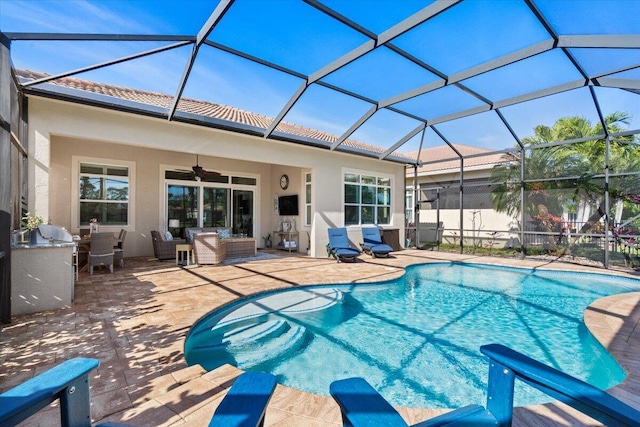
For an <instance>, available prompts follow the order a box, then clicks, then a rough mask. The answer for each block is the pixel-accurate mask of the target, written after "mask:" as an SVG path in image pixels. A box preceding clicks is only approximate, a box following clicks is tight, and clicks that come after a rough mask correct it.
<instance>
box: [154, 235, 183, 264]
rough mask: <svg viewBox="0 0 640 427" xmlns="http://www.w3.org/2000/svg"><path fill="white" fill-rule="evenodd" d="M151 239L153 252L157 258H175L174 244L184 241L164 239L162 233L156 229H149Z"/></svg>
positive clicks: (180, 243)
mask: <svg viewBox="0 0 640 427" xmlns="http://www.w3.org/2000/svg"><path fill="white" fill-rule="evenodd" d="M151 239H152V240H153V253H154V255H155V257H156V258H158V259H176V245H182V244H184V243H186V241H185V240H184V239H173V240H165V239H164V235H163V234H162V233H160V232H159V231H156V230H151Z"/></svg>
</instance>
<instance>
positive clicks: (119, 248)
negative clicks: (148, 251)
mask: <svg viewBox="0 0 640 427" xmlns="http://www.w3.org/2000/svg"><path fill="white" fill-rule="evenodd" d="M126 237H127V230H125V229H124V228H123V229H122V230H120V235H119V236H118V240H117V241H116V244H115V246H114V247H113V258H114V261H116V262H117V263H118V265H119V266H120V268H124V239H125V238H126Z"/></svg>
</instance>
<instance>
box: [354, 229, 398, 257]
mask: <svg viewBox="0 0 640 427" xmlns="http://www.w3.org/2000/svg"><path fill="white" fill-rule="evenodd" d="M362 240H363V243H360V247H361V248H362V251H363V252H364V253H367V254H370V255H371V256H372V257H373V258H375V257H388V256H389V253H390V252H393V248H392V247H391V246H389V245H387V244H385V243H383V242H382V236H381V235H380V230H379V229H378V227H362Z"/></svg>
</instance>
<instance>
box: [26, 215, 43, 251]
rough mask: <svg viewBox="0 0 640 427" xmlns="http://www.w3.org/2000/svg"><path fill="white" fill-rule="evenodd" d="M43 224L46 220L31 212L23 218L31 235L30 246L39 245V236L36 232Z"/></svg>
mask: <svg viewBox="0 0 640 427" xmlns="http://www.w3.org/2000/svg"><path fill="white" fill-rule="evenodd" d="M43 222H44V220H43V219H42V217H41V216H35V215H31V214H30V213H29V212H27V214H26V215H25V216H23V217H22V223H23V225H24V228H26V229H27V230H28V233H29V244H31V245H35V244H37V243H38V234H37V233H36V232H35V231H34V230H36V229H37V228H38V226H39V225H40V224H42V223H43Z"/></svg>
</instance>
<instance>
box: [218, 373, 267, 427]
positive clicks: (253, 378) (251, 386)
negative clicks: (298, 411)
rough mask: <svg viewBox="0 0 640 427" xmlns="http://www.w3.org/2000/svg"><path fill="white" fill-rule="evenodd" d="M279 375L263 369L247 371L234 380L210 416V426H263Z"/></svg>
mask: <svg viewBox="0 0 640 427" xmlns="http://www.w3.org/2000/svg"><path fill="white" fill-rule="evenodd" d="M275 388H276V377H275V375H273V374H268V373H264V372H245V373H244V374H242V375H240V376H239V377H238V378H236V380H235V381H234V383H233V385H232V386H231V389H229V391H228V392H227V395H226V396H225V397H224V399H222V402H221V403H220V405H218V408H216V411H215V412H214V414H213V418H211V422H210V423H209V427H242V426H246V427H249V426H263V425H264V416H265V413H266V412H267V405H268V404H269V400H271V395H272V394H273V391H274V390H275Z"/></svg>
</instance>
